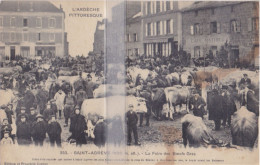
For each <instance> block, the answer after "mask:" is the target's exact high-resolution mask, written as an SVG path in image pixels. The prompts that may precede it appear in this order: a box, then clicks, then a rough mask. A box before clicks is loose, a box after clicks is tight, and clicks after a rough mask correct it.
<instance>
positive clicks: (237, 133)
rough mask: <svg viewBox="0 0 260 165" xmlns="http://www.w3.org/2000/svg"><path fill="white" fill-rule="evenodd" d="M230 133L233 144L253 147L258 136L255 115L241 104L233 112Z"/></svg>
mask: <svg viewBox="0 0 260 165" xmlns="http://www.w3.org/2000/svg"><path fill="white" fill-rule="evenodd" d="M231 135H232V143H233V144H234V145H238V146H245V147H253V146H254V143H255V141H256V139H257V136H258V121H257V117H256V115H255V114H254V113H253V112H249V111H248V110H247V109H246V107H244V106H242V107H241V108H240V109H239V110H238V111H237V112H235V113H234V116H233V120H232V122H231Z"/></svg>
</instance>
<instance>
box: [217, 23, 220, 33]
mask: <svg viewBox="0 0 260 165" xmlns="http://www.w3.org/2000/svg"><path fill="white" fill-rule="evenodd" d="M217 33H220V23H219V22H218V23H217Z"/></svg>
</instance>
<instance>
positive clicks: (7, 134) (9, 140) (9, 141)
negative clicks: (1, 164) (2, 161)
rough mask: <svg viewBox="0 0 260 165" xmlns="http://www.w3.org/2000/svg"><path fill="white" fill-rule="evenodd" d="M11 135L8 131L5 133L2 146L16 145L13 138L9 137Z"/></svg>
mask: <svg viewBox="0 0 260 165" xmlns="http://www.w3.org/2000/svg"><path fill="white" fill-rule="evenodd" d="M9 134H10V132H8V131H5V132H4V138H3V139H2V140H1V142H0V144H1V145H4V144H9V145H12V144H14V143H13V140H12V138H10V137H9Z"/></svg>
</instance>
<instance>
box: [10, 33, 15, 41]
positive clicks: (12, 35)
mask: <svg viewBox="0 0 260 165" xmlns="http://www.w3.org/2000/svg"><path fill="white" fill-rule="evenodd" d="M10 40H11V42H14V41H15V33H14V32H12V33H11V38H10Z"/></svg>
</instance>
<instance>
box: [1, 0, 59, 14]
mask: <svg viewBox="0 0 260 165" xmlns="http://www.w3.org/2000/svg"><path fill="white" fill-rule="evenodd" d="M1 11H4V12H53V13H58V12H63V10H62V9H59V8H57V7H56V6H55V5H53V4H52V3H51V2H48V1H23V0H19V1H10V0H8V1H7V0H4V1H2V3H0V12H1Z"/></svg>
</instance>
